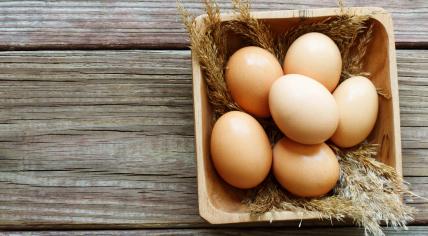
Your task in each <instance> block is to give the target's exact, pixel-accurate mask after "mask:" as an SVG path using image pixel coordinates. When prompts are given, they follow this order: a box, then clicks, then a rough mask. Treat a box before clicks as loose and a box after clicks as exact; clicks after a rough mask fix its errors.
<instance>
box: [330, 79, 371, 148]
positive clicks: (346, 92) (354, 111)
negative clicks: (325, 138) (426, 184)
mask: <svg viewBox="0 0 428 236" xmlns="http://www.w3.org/2000/svg"><path fill="white" fill-rule="evenodd" d="M333 96H334V98H335V99H336V103H337V106H338V108H339V126H338V127H337V130H336V132H335V133H334V134H333V136H332V137H331V140H332V141H333V142H334V143H335V144H336V145H337V146H339V147H342V148H347V147H352V146H355V145H357V144H359V143H361V142H362V141H364V140H365V139H366V138H367V136H368V135H369V134H370V132H371V131H372V129H373V127H374V125H375V123H376V118H377V113H378V106H379V101H378V95H377V91H376V87H375V86H374V85H373V83H372V82H371V81H370V80H369V79H367V78H366V77H362V76H354V77H351V78H349V79H347V80H345V81H344V82H342V83H341V84H340V85H339V86H338V87H337V89H336V90H335V91H334V93H333Z"/></svg>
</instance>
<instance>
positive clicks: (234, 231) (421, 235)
mask: <svg viewBox="0 0 428 236" xmlns="http://www.w3.org/2000/svg"><path fill="white" fill-rule="evenodd" d="M384 232H385V234H386V235H387V236H394V235H411V236H426V235H427V234H428V229H427V227H421V226H411V227H409V229H408V230H399V231H397V230H394V229H392V228H385V229H384ZM18 235H20V236H35V235H39V236H63V235H72V236H86V235H96V236H100V235H103V236H110V235H128V236H137V235H138V236H139V235H149V236H150V235H162V236H167V235H171V236H176V235H177V236H184V235H189V236H193V235H203V236H211V235H212V236H214V235H224V236H237V235H243V236H244V235H245V236H247V235H248V236H253V235H262V236H264V235H265V236H271V235H298V236H304V235H308V236H314V235H327V236H344V235H346V236H364V230H363V229H355V228H350V227H336V228H334V229H331V228H326V227H324V228H300V229H286V228H285V229H284V228H279V227H272V228H216V229H213V228H211V229H150V230H126V231H124V230H120V231H119V230H112V231H107V230H104V231H40V232H22V231H21V232H19V231H18V232H10V231H9V232H4V236H18Z"/></svg>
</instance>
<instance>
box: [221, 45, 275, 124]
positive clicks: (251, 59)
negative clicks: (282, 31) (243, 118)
mask: <svg viewBox="0 0 428 236" xmlns="http://www.w3.org/2000/svg"><path fill="white" fill-rule="evenodd" d="M282 75H283V72H282V68H281V65H280V63H279V62H278V60H277V59H276V57H275V56H274V55H272V54H271V53H270V52H268V51H267V50H265V49H262V48H259V47H245V48H241V49H239V50H238V51H236V52H235V53H234V54H233V55H232V56H231V57H230V59H229V61H228V62H227V66H226V84H227V87H228V89H229V91H230V93H231V95H232V98H233V100H235V102H236V103H238V105H239V106H240V107H241V108H242V109H244V110H245V111H246V112H248V113H251V114H253V115H255V116H257V117H268V116H270V111H269V102H268V100H269V98H268V97H269V89H270V86H271V85H272V83H273V82H274V81H275V80H276V79H278V78H279V77H281V76H282Z"/></svg>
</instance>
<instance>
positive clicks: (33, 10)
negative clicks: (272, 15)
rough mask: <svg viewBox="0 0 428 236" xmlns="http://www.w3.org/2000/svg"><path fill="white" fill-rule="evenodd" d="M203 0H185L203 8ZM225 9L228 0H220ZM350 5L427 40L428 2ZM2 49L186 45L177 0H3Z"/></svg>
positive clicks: (271, 1)
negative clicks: (384, 14)
mask: <svg viewBox="0 0 428 236" xmlns="http://www.w3.org/2000/svg"><path fill="white" fill-rule="evenodd" d="M201 2H202V1H200V0H183V3H184V5H185V6H186V7H187V8H188V9H190V10H191V11H192V12H193V13H195V14H201V13H202V12H203V11H202V9H203V5H202V4H201ZM218 2H219V3H220V5H221V6H222V8H224V9H225V10H227V9H231V4H230V1H229V0H219V1H218ZM252 2H253V9H254V10H271V9H273V10H281V9H282V10H286V9H307V8H321V7H335V6H336V1H335V0H318V1H312V0H300V1H297V2H296V1H291V0H288V1H284V0H253V1H252ZM346 4H347V6H377V7H384V8H385V9H387V10H389V11H391V12H392V14H393V19H394V25H395V34H396V41H397V42H398V44H397V45H398V46H403V47H409V46H410V47H413V46H416V47H417V46H419V47H426V46H427V45H428V23H427V22H428V14H427V9H428V2H427V1H425V0H416V1H410V0H406V1H369V0H363V1H360V0H348V1H346ZM0 32H1V33H0V49H8V50H9V49H23V48H25V49H31V48H33V49H34V48H37V49H52V48H57V49H66V48H67V49H68V48H74V49H77V48H185V47H187V45H188V42H187V40H186V33H185V31H184V29H183V26H182V24H181V21H180V20H179V17H178V15H177V11H176V1H175V0H168V1H164V0H162V1H161V0H127V1H118V0H112V1H100V0H97V1H86V0H84V1H75V0H65V1H44V0H39V1H29V0H25V1H2V2H0Z"/></svg>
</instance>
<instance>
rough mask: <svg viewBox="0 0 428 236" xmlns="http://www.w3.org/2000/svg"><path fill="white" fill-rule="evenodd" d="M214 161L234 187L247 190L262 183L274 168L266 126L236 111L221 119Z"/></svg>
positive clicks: (214, 141) (213, 148)
mask: <svg viewBox="0 0 428 236" xmlns="http://www.w3.org/2000/svg"><path fill="white" fill-rule="evenodd" d="M211 158H212V161H213V164H214V167H215V169H216V170H217V173H218V174H219V175H220V176H221V177H222V178H223V180H225V181H226V182H227V183H229V184H230V185H232V186H234V187H237V188H242V189H247V188H253V187H255V186H257V185H258V184H260V183H261V182H262V181H263V180H264V179H265V178H266V176H267V175H268V173H269V171H270V168H271V165H272V149H271V145H270V142H269V139H268V137H267V135H266V133H265V131H264V130H263V127H262V126H261V125H260V124H259V123H258V122H257V120H256V119H254V118H253V117H252V116H250V115H248V114H246V113H244V112H239V111H232V112H228V113H226V114H224V115H223V116H221V117H220V118H219V119H218V120H217V122H216V123H215V125H214V127H213V130H212V133H211Z"/></svg>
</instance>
